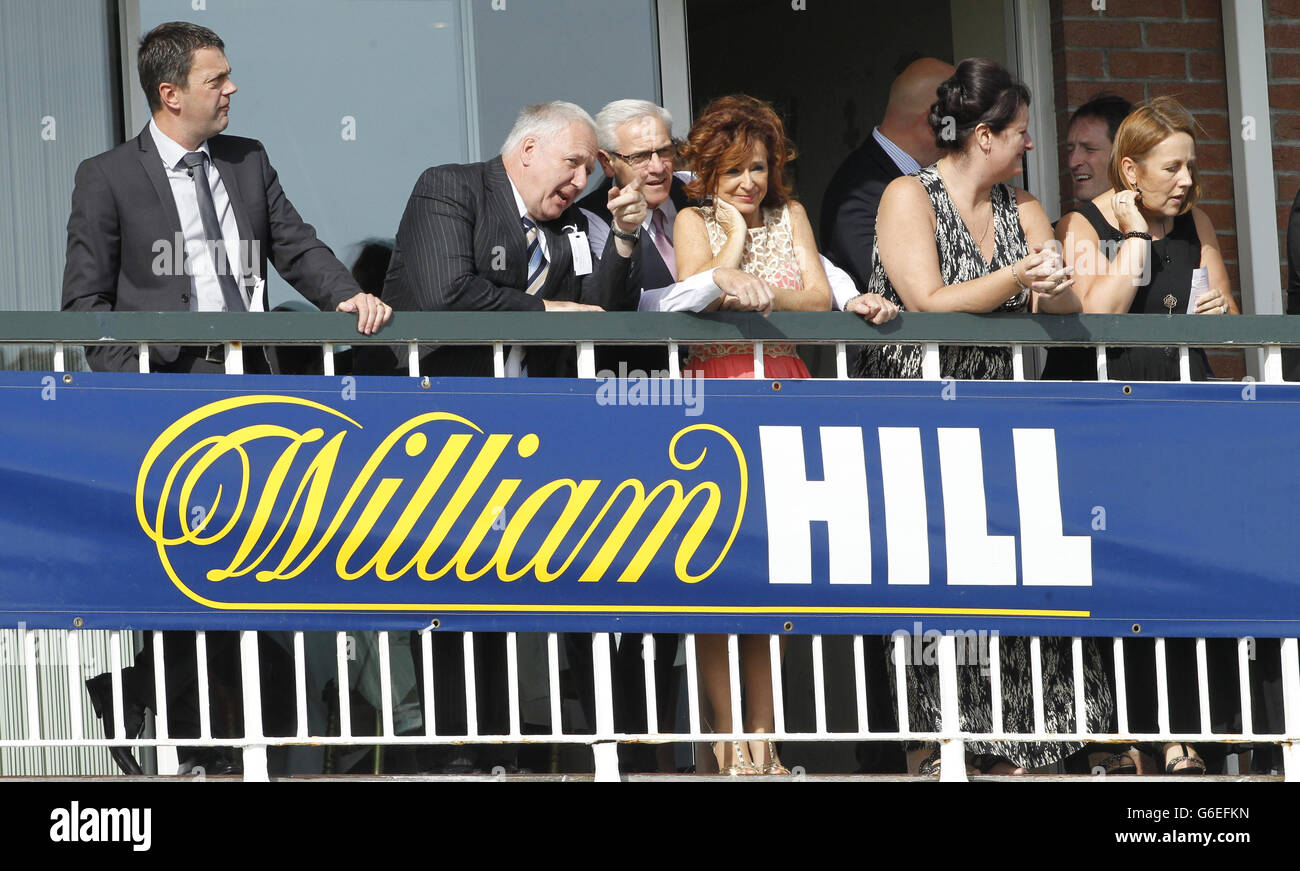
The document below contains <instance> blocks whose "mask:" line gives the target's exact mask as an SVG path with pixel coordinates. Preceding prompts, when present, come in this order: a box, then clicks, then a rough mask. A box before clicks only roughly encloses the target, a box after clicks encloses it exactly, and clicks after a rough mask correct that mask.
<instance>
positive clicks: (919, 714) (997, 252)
mask: <svg viewBox="0 0 1300 871" xmlns="http://www.w3.org/2000/svg"><path fill="white" fill-rule="evenodd" d="M916 178H917V179H918V180H919V181H920V182H921V184H922V185H923V186H924V187H925V190H926V192H927V193H928V194H929V196H930V205H931V208H933V209H934V214H935V233H934V236H935V245H936V247H937V249H938V252H939V265H940V269H941V271H942V272H943V281H944V284H945V285H951V284H958V283H960V282H963V281H970V280H972V279H976V278H979V277H981V276H984V275H988V274H989V273H991V272H996V271H997V270H999V269H1003V268H1005V267H1007V266H1009V265H1011V264H1012V263H1015V262H1016V261H1017V260H1019V259H1020V258H1022V257H1025V256H1026V255H1028V254H1029V244H1028V242H1027V241H1026V240H1025V231H1024V228H1023V227H1021V226H1020V212H1019V210H1018V208H1017V205H1016V195H1015V192H1014V191H1013V190H1012V189H1011V188H1009V187H1007V186H1006V185H1001V184H1000V185H995V186H994V188H993V190H992V193H991V197H992V202H993V232H994V253H993V259H992V262H988V263H986V262H985V260H984V255H983V254H982V253H981V252H980V249H979V245H978V244H977V243H976V241H975V239H974V238H972V236H971V234H970V231H969V230H968V229H967V228H966V224H965V222H964V221H962V219H961V215H960V214H959V213H958V211H957V207H956V206H955V205H954V204H953V202H952V199H951V197H949V196H948V190H947V188H946V187H945V186H944V183H943V179H942V177H941V176H940V175H939V171H938V170H937V169H936V168H935V167H927V168H925V169H923V170H921V171H920V172H919V173H917V174H916ZM867 289H868V291H870V292H872V293H879V294H880V295H882V296H884V297H886V298H887V299H890V300H892V301H893V302H894V303H896V304H897V305H898V307H899V309H903V308H904V305H903V301H902V300H901V299H900V298H899V296H898V292H897V291H895V290H894V286H893V284H892V283H891V282H890V280H889V276H887V275H886V274H885V270H884V269H883V268H882V267H881V266H880V248H879V244H877V245H876V248H875V250H874V252H873V254H872V272H871V283H870V284H869V285H868V288H867ZM1028 305H1029V292H1028V291H1027V290H1022V291H1021V292H1019V293H1017V294H1016V295H1014V296H1012V297H1010V298H1009V299H1007V300H1005V301H1004V302H1003V303H1002V304H1001V305H1000V306H998V308H997V309H996V311H1005V312H1023V311H1025V310H1026V309H1027V308H1028ZM921 358H922V352H921V347H920V346H919V345H871V346H867V348H866V349H865V350H864V351H863V353H862V354H861V356H859V357H858V360H857V363H856V365H855V367H854V375H855V376H856V377H874V378H919V377H920V376H921ZM939 364H940V371H941V373H942V374H943V376H944V377H952V378H963V379H974V380H994V379H1008V378H1010V377H1011V375H1012V369H1011V350H1010V349H1009V348H1006V347H987V348H986V347H978V346H971V345H954V346H942V345H941V346H940V349H939ZM911 646H912V647H915V646H916V645H915V643H914V644H913V645H911ZM886 649H887V651H888V650H890V649H892V638H888V639H886ZM1040 649H1041V654H1042V676H1043V696H1044V700H1043V701H1044V704H1043V707H1044V726H1045V727H1046V730H1047V731H1048V732H1049V733H1050V732H1073V731H1076V729H1075V717H1074V680H1073V665H1072V658H1071V650H1070V639H1068V638H1043V639H1042V642H1041V647H1040ZM922 652H923V653H924V650H923V651H922ZM960 652H961V651H960V644H959V653H960ZM1000 652H1001V655H1000V664H1001V675H1002V711H1003V728H1004V729H1005V730H1006V731H1008V732H1012V733H1014V732H1031V731H1033V710H1034V702H1033V692H1032V689H1031V681H1032V671H1031V664H1030V662H1031V660H1030V656H1031V654H1030V644H1029V639H1027V638H1004V639H1002V643H1001V645H1000ZM971 658H977V657H971ZM887 659H888V661H889V662H890V663H891V669H892V662H893V659H892V657H890V656H887ZM1083 659H1084V666H1083V673H1084V687H1085V690H1084V695H1085V700H1086V710H1085V715H1086V717H1087V720H1088V723H1087V731H1090V732H1102V731H1107V730H1109V729H1112V728H1114V726H1113V712H1114V704H1113V702H1112V700H1111V699H1112V696H1111V689H1110V684H1109V683H1108V681H1107V679H1106V669H1105V661H1104V659H1103V656H1102V653H1101V645H1099V644H1098V643H1097V642H1096V641H1095V640H1094V639H1091V638H1089V639H1084V643H1083ZM963 661H965V662H969V663H970V664H960V665H958V666H957V685H958V692H957V695H958V714H959V719H960V724H961V729H962V730H963V731H965V732H974V733H980V732H989V731H991V730H992V712H991V698H992V686H991V681H990V675H989V664H988V663H975V662H970V659H968V658H963V657H959V659H958V662H959V663H960V662H963ZM907 676H908V684H909V689H910V692H909V696H910V698H909V700H908V722H909V724H910V725H911V727H912V728H913V729H915V730H922V731H928V730H931V729H934V728H936V727H937V724H938V717H939V672H938V669H937V668H936V667H934V666H932V665H927V664H914V665H908V666H907ZM893 687H894V682H893V681H890V689H891V690H892V689H893ZM913 746H914V745H913ZM1081 747H1083V745H1082V744H1079V743H1077V742H1052V741H1011V742H1005V743H994V742H988V741H967V742H966V749H967V750H968V751H969V752H971V753H974V754H980V755H983V754H987V755H991V756H1000V757H1004V758H1007V759H1010V760H1012V761H1013V762H1015V763H1016V764H1017V765H1023V766H1025V767H1026V768H1036V767H1039V766H1043V765H1047V764H1050V763H1052V762H1056V761H1058V760H1061V759H1064V758H1065V757H1066V756H1069V755H1070V754H1072V753H1074V752H1075V751H1077V750H1079V749H1080V748H1081Z"/></svg>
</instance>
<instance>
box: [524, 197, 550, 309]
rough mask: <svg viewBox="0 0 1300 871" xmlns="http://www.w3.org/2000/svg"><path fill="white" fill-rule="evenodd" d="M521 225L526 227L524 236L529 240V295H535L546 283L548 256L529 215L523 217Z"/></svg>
mask: <svg viewBox="0 0 1300 871" xmlns="http://www.w3.org/2000/svg"><path fill="white" fill-rule="evenodd" d="M519 223H521V224H523V225H524V236H525V238H527V240H528V293H530V294H534V295H535V294H536V293H537V292H538V291H539V290H541V289H542V285H543V284H545V283H546V272H547V269H548V264H547V262H546V254H545V253H544V252H543V251H542V240H541V239H540V238H539V234H538V230H537V225H536V224H534V223H533V222H532V220H531V219H530V218H529V217H528V216H527V215H521V216H520V218H519Z"/></svg>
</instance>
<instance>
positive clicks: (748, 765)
mask: <svg viewBox="0 0 1300 871" xmlns="http://www.w3.org/2000/svg"><path fill="white" fill-rule="evenodd" d="M724 746H726V742H723V741H718V742H716V743H714V745H713V755H714V756H715V757H716V758H717V760H718V773H719V774H721V775H723V776H724V777H749V776H751V775H754V774H758V773H759V770H758V768H756V767H755V766H754V763H753V762H751V761H750V760H749V759H748V758H747V757H746V755H745V751H744V750H743V749H742V748H741V746H740V742H739V741H732V742H731V750H732V752H733V753H735V754H736V761H735V762H733V763H732V764H731V765H723V764H722V753H721V752H719V751H721V750H722V748H723V747H724Z"/></svg>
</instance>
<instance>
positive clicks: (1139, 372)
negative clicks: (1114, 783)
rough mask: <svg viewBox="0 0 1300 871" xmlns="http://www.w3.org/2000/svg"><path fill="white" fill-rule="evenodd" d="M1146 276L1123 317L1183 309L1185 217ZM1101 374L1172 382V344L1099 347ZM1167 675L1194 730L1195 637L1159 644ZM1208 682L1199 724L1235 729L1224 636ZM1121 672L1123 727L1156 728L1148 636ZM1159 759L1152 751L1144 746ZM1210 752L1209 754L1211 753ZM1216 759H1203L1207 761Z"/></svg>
mask: <svg viewBox="0 0 1300 871" xmlns="http://www.w3.org/2000/svg"><path fill="white" fill-rule="evenodd" d="M1079 214H1080V215H1082V216H1083V217H1084V218H1086V219H1087V221H1088V223H1089V224H1091V225H1092V227H1093V229H1094V230H1096V231H1097V238H1098V239H1100V240H1101V241H1102V242H1105V243H1108V244H1109V245H1111V246H1113V247H1111V249H1110V250H1112V251H1115V250H1117V248H1118V245H1119V243H1120V241H1121V240H1122V237H1123V234H1122V233H1120V231H1119V230H1118V229H1117V228H1115V227H1112V226H1111V225H1110V223H1109V222H1107V220H1106V219H1105V218H1104V217H1103V216H1102V214H1101V210H1100V209H1098V208H1097V206H1096V205H1095V204H1094V203H1091V202H1088V203H1084V205H1083V207H1082V208H1080V209H1079ZM1147 260H1148V263H1149V264H1150V268H1151V272H1150V278H1149V280H1148V281H1147V283H1146V284H1144V285H1142V286H1140V287H1139V288H1138V290H1137V293H1136V294H1134V296H1133V304H1132V305H1130V306H1129V310H1128V313H1129V314H1168V313H1169V308H1168V306H1167V305H1166V300H1165V297H1166V296H1172V297H1174V299H1175V302H1174V306H1173V310H1174V313H1181V312H1186V311H1187V299H1188V296H1189V295H1190V294H1191V287H1192V270H1193V269H1196V268H1197V267H1198V266H1200V263H1201V239H1200V236H1199V234H1198V233H1197V232H1196V221H1195V219H1194V218H1193V217H1192V214H1191V213H1190V212H1188V213H1187V214H1185V215H1179V216H1178V217H1177V218H1175V219H1174V224H1173V227H1172V228H1171V229H1170V231H1169V234H1168V235H1167V236H1165V237H1164V238H1163V239H1158V240H1156V241H1154V242H1152V243H1151V252H1150V256H1149V257H1148V258H1147ZM1096 359H1097V358H1096V353H1095V352H1094V351H1093V349H1092V348H1085V349H1075V348H1058V349H1054V350H1052V351H1050V352H1049V353H1048V360H1047V366H1046V368H1045V369H1044V370H1043V378H1044V379H1046V380H1061V381H1066V380H1068V381H1095V380H1097V368H1096ZM1188 363H1189V364H1190V367H1189V368H1190V374H1191V378H1192V380H1193V381H1204V380H1205V377H1206V375H1208V374H1211V369H1210V366H1209V361H1208V360H1207V359H1206V356H1205V352H1204V351H1203V350H1201V349H1200V348H1193V349H1191V353H1190V354H1189V355H1188ZM1106 373H1107V378H1108V379H1109V380H1111V381H1178V380H1179V376H1178V349H1177V348H1159V347H1139V348H1107V349H1106ZM1104 654H1105V658H1106V660H1107V671H1108V672H1109V673H1110V674H1113V673H1114V672H1113V666H1112V665H1111V664H1110V660H1111V647H1110V645H1106V646H1105V647H1104ZM1165 654H1166V662H1167V677H1168V687H1169V725H1170V728H1172V729H1173V730H1174V731H1175V732H1198V731H1200V730H1201V723H1200V702H1199V693H1198V689H1197V671H1196V642H1195V641H1193V640H1191V639H1186V638H1173V639H1169V640H1168V641H1167V642H1166V650H1165ZM1206 659H1207V663H1206V665H1207V671H1208V675H1207V677H1208V681H1209V684H1210V686H1211V688H1212V692H1211V694H1210V720H1211V722H1210V723H1207V724H1205V725H1206V728H1209V729H1211V730H1213V731H1216V732H1225V731H1230V730H1234V729H1239V728H1240V722H1241V714H1240V705H1239V704H1235V703H1234V700H1233V689H1234V687H1235V682H1236V679H1237V664H1236V644H1235V642H1234V641H1233V640H1232V639H1222V638H1219V639H1210V640H1208V641H1207V643H1206ZM1124 674H1125V683H1126V686H1127V693H1126V696H1127V701H1128V711H1129V728H1130V730H1132V731H1133V732H1137V733H1142V732H1155V731H1157V716H1156V657H1155V640H1154V639H1150V638H1143V639H1128V640H1126V641H1125V642H1124ZM1200 749H1201V750H1202V752H1204V753H1205V754H1206V755H1207V756H1213V755H1221V754H1222V749H1221V748H1210V747H1202V748H1200ZM1151 750H1152V752H1153V753H1155V754H1156V755H1157V757H1158V756H1159V748H1158V747H1153V748H1151ZM1214 751H1217V754H1216V753H1215V752H1214ZM1217 761H1218V760H1214V759H1212V760H1210V762H1211V765H1212V766H1213V765H1215V764H1216V763H1217Z"/></svg>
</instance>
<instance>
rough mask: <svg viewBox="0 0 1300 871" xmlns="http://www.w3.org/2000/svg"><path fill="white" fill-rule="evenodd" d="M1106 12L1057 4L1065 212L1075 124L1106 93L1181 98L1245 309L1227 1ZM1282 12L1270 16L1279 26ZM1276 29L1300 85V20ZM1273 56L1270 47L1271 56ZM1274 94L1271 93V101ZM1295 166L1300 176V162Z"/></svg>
mask: <svg viewBox="0 0 1300 871" xmlns="http://www.w3.org/2000/svg"><path fill="white" fill-rule="evenodd" d="M1099 5H1100V4H1099ZM1104 5H1105V8H1104V9H1103V10H1100V11H1099V10H1096V9H1094V8H1093V3H1092V0H1051V13H1052V14H1051V29H1052V62H1053V71H1054V73H1055V75H1054V79H1055V83H1056V93H1055V97H1056V111H1057V118H1056V128H1057V140H1058V142H1059V143H1060V146H1061V197H1062V203H1061V209H1062V212H1064V211H1066V210H1067V209H1069V208H1070V207H1071V204H1072V202H1073V200H1072V197H1071V194H1070V192H1071V190H1072V185H1071V183H1070V179H1069V167H1068V166H1066V161H1065V156H1064V151H1065V139H1066V132H1067V126H1068V123H1069V119H1070V114H1071V113H1072V112H1073V111H1074V110H1075V109H1077V108H1078V107H1079V106H1080V105H1081V104H1083V103H1085V102H1087V101H1088V99H1089V98H1090V97H1092V96H1093V95H1094V94H1096V93H1097V92H1098V91H1102V90H1106V91H1111V92H1113V93H1117V94H1120V95H1121V96H1123V97H1125V98H1127V99H1129V100H1131V101H1133V102H1135V103H1137V102H1142V101H1144V100H1149V99H1151V98H1152V97H1158V96H1171V97H1175V98H1177V99H1178V100H1179V101H1180V102H1182V104H1183V105H1184V106H1186V107H1187V108H1188V109H1189V110H1190V111H1191V112H1192V114H1193V115H1194V116H1195V118H1196V121H1197V122H1198V123H1199V124H1200V126H1201V127H1202V128H1203V132H1198V135H1197V138H1196V139H1197V141H1196V159H1197V162H1198V163H1199V165H1200V169H1201V181H1202V187H1203V194H1202V198H1201V201H1200V206H1201V208H1202V209H1204V210H1205V212H1206V214H1207V215H1209V217H1210V219H1211V220H1212V221H1213V222H1214V228H1215V230H1216V232H1217V234H1218V238H1219V246H1220V247H1221V248H1222V249H1223V259H1224V261H1225V263H1226V265H1227V267H1228V276H1229V279H1230V280H1231V282H1232V287H1233V291H1234V294H1235V295H1236V296H1237V298H1238V301H1240V297H1241V285H1240V280H1239V276H1238V271H1237V230H1236V218H1235V215H1234V213H1233V200H1232V158H1231V154H1230V146H1229V140H1228V136H1229V135H1231V134H1230V131H1231V130H1233V129H1234V128H1235V126H1236V125H1234V124H1232V123H1230V121H1229V118H1228V92H1227V89H1226V86H1225V74H1224V60H1223V10H1222V6H1221V5H1220V2H1219V0H1105V4H1104ZM1272 5H1273V6H1274V7H1285V8H1286V10H1287V14H1288V15H1291V14H1294V15H1300V0H1291V2H1274V3H1273V4H1272ZM1293 9H1294V10H1295V11H1292V10H1293ZM1278 11H1279V10H1277V9H1275V10H1271V14H1274V15H1275V18H1276V13H1277V12H1278ZM1269 27H1270V33H1272V32H1273V31H1272V28H1273V27H1278V28H1279V30H1278V34H1279V35H1278V39H1279V41H1281V40H1286V41H1287V43H1286V44H1287V45H1290V46H1292V47H1294V48H1295V49H1296V52H1295V53H1294V54H1292V55H1289V56H1288V57H1289V59H1290V61H1291V62H1292V64H1293V66H1292V67H1290V70H1291V71H1292V72H1293V73H1294V74H1295V75H1297V76H1298V77H1300V18H1296V19H1294V20H1293V19H1289V18H1288V19H1285V20H1278V21H1276V23H1271V24H1270V25H1269ZM1272 47H1273V46H1272V43H1270V45H1269V48H1270V50H1271V49H1272ZM1283 63H1285V61H1284V62H1283ZM1270 81H1271V79H1270ZM1282 87H1286V88H1294V95H1292V94H1291V92H1290V91H1288V92H1287V96H1288V97H1291V98H1292V99H1293V100H1294V103H1293V107H1294V108H1295V109H1296V110H1297V112H1296V113H1295V114H1294V116H1292V117H1291V121H1290V123H1291V124H1292V126H1291V127H1290V128H1288V132H1289V133H1291V134H1292V135H1294V136H1296V137H1298V140H1300V78H1297V79H1296V84H1295V85H1285V86H1282ZM1271 92H1272V89H1271V88H1270V96H1271ZM1275 123H1276V122H1275ZM1274 135H1275V136H1276V135H1277V134H1276V132H1275V133H1274ZM1283 147H1290V148H1294V150H1295V152H1296V156H1297V158H1300V141H1296V142H1295V143H1294V145H1287V146H1283ZM1290 165H1291V166H1294V167H1296V169H1297V170H1300V159H1297V160H1295V161H1292V162H1291V163H1290ZM1294 175H1295V180H1294V182H1293V183H1292V184H1291V188H1292V195H1294V187H1295V186H1296V185H1297V184H1300V172H1297V173H1294ZM1287 204H1288V205H1289V204H1290V200H1289V199H1288V200H1287ZM1213 356H1214V368H1215V371H1216V373H1217V374H1219V375H1222V376H1237V377H1240V375H1241V374H1243V373H1244V365H1243V364H1242V362H1241V360H1240V355H1232V356H1230V357H1226V358H1219V357H1218V355H1213Z"/></svg>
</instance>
